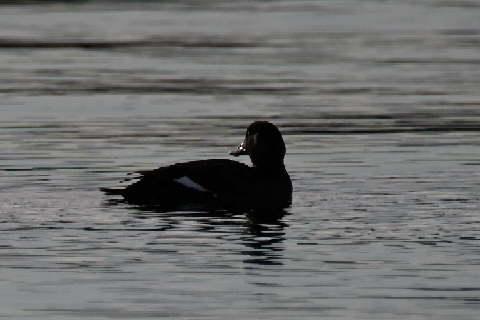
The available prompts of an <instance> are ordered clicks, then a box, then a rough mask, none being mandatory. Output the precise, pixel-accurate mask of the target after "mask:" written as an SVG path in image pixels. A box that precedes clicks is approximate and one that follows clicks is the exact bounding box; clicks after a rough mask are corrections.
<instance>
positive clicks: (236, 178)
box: [102, 121, 292, 209]
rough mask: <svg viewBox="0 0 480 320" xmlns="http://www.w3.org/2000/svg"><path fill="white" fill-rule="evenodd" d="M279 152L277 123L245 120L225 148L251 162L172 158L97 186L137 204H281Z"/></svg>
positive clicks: (288, 187) (285, 192) (285, 179)
mask: <svg viewBox="0 0 480 320" xmlns="http://www.w3.org/2000/svg"><path fill="white" fill-rule="evenodd" d="M285 152H286V149H285V143H284V141H283V138H282V135H281V133H280V131H279V130H278V128H277V127H276V126H275V125H273V124H271V123H270V122H267V121H256V122H253V123H252V124H250V126H248V128H247V133H246V136H245V139H244V141H243V143H242V144H241V145H240V146H239V147H238V148H237V149H236V150H235V151H233V152H231V153H230V154H232V155H234V156H239V155H244V154H248V155H249V156H250V159H251V161H252V166H251V167H249V166H247V165H245V164H243V163H240V162H237V161H233V160H227V159H210V160H199V161H190V162H185V163H177V164H174V165H171V166H167V167H161V168H158V169H155V170H152V171H143V172H139V173H140V174H141V175H142V177H141V179H140V180H139V181H137V182H135V183H133V184H131V185H130V186H128V187H126V188H125V189H108V188H105V189H102V191H104V192H105V193H107V194H116V195H121V196H123V198H124V199H125V201H127V202H129V203H132V204H138V205H159V206H164V207H175V206H183V205H189V204H212V205H215V204H219V205H223V206H227V207H228V206H235V207H241V208H252V209H256V208H284V207H287V206H289V205H290V202H291V197H292V182H291V180H290V177H289V175H288V173H287V171H286V169H285V166H284V163H283V159H284V157H285Z"/></svg>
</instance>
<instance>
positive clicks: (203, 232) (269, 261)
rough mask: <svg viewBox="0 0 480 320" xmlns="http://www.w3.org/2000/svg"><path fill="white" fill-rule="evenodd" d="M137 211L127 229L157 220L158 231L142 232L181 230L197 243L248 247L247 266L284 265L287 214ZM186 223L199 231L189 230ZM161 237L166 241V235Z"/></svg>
mask: <svg viewBox="0 0 480 320" xmlns="http://www.w3.org/2000/svg"><path fill="white" fill-rule="evenodd" d="M105 204H106V205H112V204H113V205H117V204H118V202H115V201H112V200H109V202H107V203H105ZM187 208H188V209H187ZM194 208H195V210H193V209H194ZM133 209H134V211H132V212H131V214H132V216H133V217H134V218H135V219H134V220H128V221H125V222H124V226H125V227H126V228H127V229H129V228H134V229H135V230H139V228H138V221H143V220H150V222H149V223H148V224H149V225H151V224H152V221H151V219H156V222H155V225H156V227H154V228H140V230H142V231H158V232H165V231H172V230H175V229H178V230H182V231H184V232H185V234H184V236H185V237H187V238H188V237H191V238H192V239H197V240H196V241H198V239H202V238H209V237H210V236H211V235H214V236H215V237H216V238H218V239H222V240H225V241H233V242H234V243H241V244H242V245H244V246H245V247H246V249H245V250H239V252H240V253H241V254H243V255H244V259H243V262H244V263H245V264H251V265H281V264H283V263H282V258H283V255H282V253H283V250H284V248H283V245H282V244H283V241H284V240H285V229H286V228H288V224H287V223H286V222H285V221H284V220H283V218H284V217H285V215H287V214H288V212H287V211H286V210H283V209H282V210H265V209H264V210H257V211H256V210H249V211H247V212H242V213H240V212H239V211H238V210H237V211H235V212H232V211H229V210H225V209H220V208H219V209H214V208H209V210H200V209H202V207H200V206H196V207H192V206H189V207H185V208H184V210H177V211H174V212H172V211H169V210H165V208H155V207H146V206H137V207H134V208H133ZM203 209H205V208H203ZM136 220H137V221H136ZM184 222H186V223H189V224H190V225H195V227H194V228H189V229H188V230H185V227H184ZM189 232H190V234H188V233H189ZM158 237H159V238H162V235H159V236H158Z"/></svg>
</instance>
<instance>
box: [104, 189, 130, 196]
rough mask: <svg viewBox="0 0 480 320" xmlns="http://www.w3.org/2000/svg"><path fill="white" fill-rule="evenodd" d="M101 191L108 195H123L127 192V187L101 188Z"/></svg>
mask: <svg viewBox="0 0 480 320" xmlns="http://www.w3.org/2000/svg"><path fill="white" fill-rule="evenodd" d="M100 191H102V192H104V193H105V194H108V195H115V196H123V195H124V194H125V189H115V188H100Z"/></svg>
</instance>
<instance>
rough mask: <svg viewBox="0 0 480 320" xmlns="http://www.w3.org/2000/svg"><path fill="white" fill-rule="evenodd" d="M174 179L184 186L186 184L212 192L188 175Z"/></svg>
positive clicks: (188, 186)
mask: <svg viewBox="0 0 480 320" xmlns="http://www.w3.org/2000/svg"><path fill="white" fill-rule="evenodd" d="M173 181H175V182H177V183H180V184H181V185H182V186H185V187H187V188H192V189H195V190H198V191H202V192H208V193H212V192H211V191H210V190H207V189H205V188H204V187H202V186H201V185H199V184H198V183H196V182H195V181H193V180H192V179H190V178H189V177H187V176H183V177H181V178H178V179H173Z"/></svg>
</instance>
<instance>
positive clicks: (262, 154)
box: [230, 121, 286, 166]
mask: <svg viewBox="0 0 480 320" xmlns="http://www.w3.org/2000/svg"><path fill="white" fill-rule="evenodd" d="M285 153H286V148H285V142H283V137H282V134H281V133H280V130H278V128H277V127H276V126H275V125H273V124H271V123H270V122H268V121H255V122H253V123H252V124H250V125H249V126H248V128H247V133H246V135H245V140H243V142H242V144H241V145H239V146H238V148H237V149H236V150H235V151H232V152H230V154H231V155H234V156H240V155H244V154H248V155H249V156H250V159H251V160H252V164H253V165H254V166H274V165H280V164H281V165H283V158H285Z"/></svg>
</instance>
